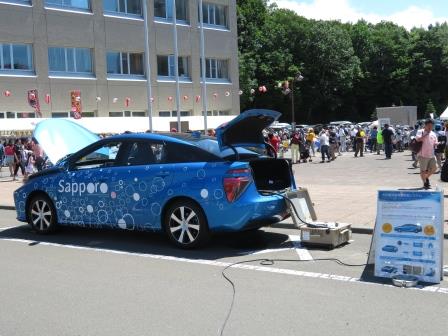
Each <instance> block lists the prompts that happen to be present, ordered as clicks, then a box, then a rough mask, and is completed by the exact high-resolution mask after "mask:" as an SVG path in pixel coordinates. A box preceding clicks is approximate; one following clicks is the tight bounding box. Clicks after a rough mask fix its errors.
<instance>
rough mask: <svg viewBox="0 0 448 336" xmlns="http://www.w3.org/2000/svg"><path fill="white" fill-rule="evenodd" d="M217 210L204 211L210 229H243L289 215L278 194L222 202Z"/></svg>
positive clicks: (265, 224) (283, 201)
mask: <svg viewBox="0 0 448 336" xmlns="http://www.w3.org/2000/svg"><path fill="white" fill-rule="evenodd" d="M218 209H219V210H218V211H214V209H211V211H206V214H207V219H208V224H209V228H210V230H211V231H244V230H251V229H256V228H260V227H263V226H268V225H271V224H274V223H278V222H280V221H282V220H284V219H285V218H287V217H288V216H289V212H288V208H287V205H286V201H285V200H284V199H283V198H282V197H280V196H261V195H259V194H257V195H253V196H252V197H250V196H249V197H245V198H244V199H240V200H237V201H236V202H234V203H228V202H227V201H225V202H223V203H222V204H220V205H219V206H218Z"/></svg>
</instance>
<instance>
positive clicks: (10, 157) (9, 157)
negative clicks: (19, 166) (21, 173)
mask: <svg viewBox="0 0 448 336" xmlns="http://www.w3.org/2000/svg"><path fill="white" fill-rule="evenodd" d="M5 165H6V166H8V168H9V173H10V174H11V175H10V176H11V177H13V176H14V145H13V144H12V140H9V142H8V143H7V144H6V146H5Z"/></svg>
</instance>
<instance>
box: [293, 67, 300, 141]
mask: <svg viewBox="0 0 448 336" xmlns="http://www.w3.org/2000/svg"><path fill="white" fill-rule="evenodd" d="M296 81H297V82H301V81H303V76H302V74H301V73H300V71H299V72H297V73H296V75H295V76H294V78H293V79H292V80H291V126H292V130H293V132H295V130H296V122H295V120H294V114H295V113H294V82H296Z"/></svg>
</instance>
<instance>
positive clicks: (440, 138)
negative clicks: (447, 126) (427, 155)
mask: <svg viewBox="0 0 448 336" xmlns="http://www.w3.org/2000/svg"><path fill="white" fill-rule="evenodd" d="M434 129H435V131H436V135H437V142H438V144H437V146H436V149H435V155H436V160H437V166H438V168H439V171H440V170H442V159H443V154H444V153H445V147H446V134H445V131H444V130H442V127H441V126H440V125H436V127H435V128H434Z"/></svg>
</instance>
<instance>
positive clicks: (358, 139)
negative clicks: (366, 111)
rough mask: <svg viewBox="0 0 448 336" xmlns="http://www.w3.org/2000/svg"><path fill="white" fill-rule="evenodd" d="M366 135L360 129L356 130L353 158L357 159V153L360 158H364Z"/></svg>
mask: <svg viewBox="0 0 448 336" xmlns="http://www.w3.org/2000/svg"><path fill="white" fill-rule="evenodd" d="M365 136H366V134H365V133H364V131H363V130H362V128H360V127H359V128H358V130H357V132H356V135H355V143H356V145H355V157H358V153H360V156H361V157H363V156H364V137H365Z"/></svg>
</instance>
